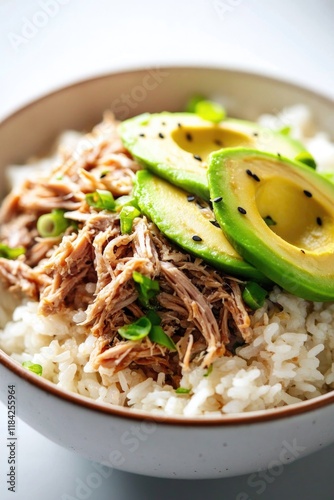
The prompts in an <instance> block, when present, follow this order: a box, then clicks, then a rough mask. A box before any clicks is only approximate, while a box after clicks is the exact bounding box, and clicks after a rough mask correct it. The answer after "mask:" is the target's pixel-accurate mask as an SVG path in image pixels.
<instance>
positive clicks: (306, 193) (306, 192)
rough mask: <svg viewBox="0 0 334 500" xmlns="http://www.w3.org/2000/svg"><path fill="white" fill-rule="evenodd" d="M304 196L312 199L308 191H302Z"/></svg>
mask: <svg viewBox="0 0 334 500" xmlns="http://www.w3.org/2000/svg"><path fill="white" fill-rule="evenodd" d="M304 195H305V196H307V197H308V198H312V193H310V191H307V190H306V189H304Z"/></svg>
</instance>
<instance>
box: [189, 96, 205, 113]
mask: <svg viewBox="0 0 334 500" xmlns="http://www.w3.org/2000/svg"><path fill="white" fill-rule="evenodd" d="M201 101H205V97H204V96H203V95H194V96H193V97H191V98H190V99H189V101H188V103H187V106H186V111H187V112H188V113H196V106H197V104H198V103H199V102H201Z"/></svg>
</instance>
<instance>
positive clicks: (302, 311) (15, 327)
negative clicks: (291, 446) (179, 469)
mask: <svg viewBox="0 0 334 500" xmlns="http://www.w3.org/2000/svg"><path fill="white" fill-rule="evenodd" d="M260 122H261V123H262V124H264V125H266V126H269V127H270V128H281V127H282V123H283V124H284V125H289V126H290V127H291V130H292V135H293V136H295V137H296V138H298V139H299V140H302V141H303V142H304V143H305V145H306V147H307V148H308V149H309V150H310V151H311V153H312V154H313V155H314V157H315V159H316V161H317V162H318V165H319V171H322V172H329V171H330V172H332V173H334V144H331V143H330V141H329V139H328V137H327V136H326V134H314V131H313V124H312V120H311V116H310V114H309V111H308V109H307V108H305V107H304V106H296V107H293V108H289V109H288V110H284V111H283V112H282V113H281V114H280V115H278V117H273V116H268V115H266V116H263V117H261V118H260ZM312 134H313V135H312ZM93 292H94V290H92V293H93ZM2 297H3V301H2V304H1V306H0V327H2V328H3V330H2V331H0V347H1V348H2V349H3V350H4V351H5V352H7V353H8V354H9V355H11V356H12V357H13V358H14V359H15V360H17V361H18V362H19V363H22V362H23V361H28V360H31V361H32V362H33V363H36V364H40V365H41V366H42V368H43V377H45V378H47V379H48V380H50V381H52V382H53V383H55V384H57V385H58V386H59V387H62V388H64V389H66V390H68V391H71V392H76V393H78V394H81V395H83V396H87V397H89V398H93V399H95V400H98V401H103V402H105V403H110V404H114V405H126V406H130V407H131V408H135V409H141V410H146V411H149V412H151V413H163V414H166V415H186V416H195V415H205V414H210V415H221V414H222V413H223V414H231V413H239V412H249V411H254V410H264V409H267V408H275V407H280V406H284V405H288V404H293V403H297V402H300V401H303V400H306V399H311V398H314V397H316V396H319V395H321V394H324V393H326V392H328V391H330V390H332V389H334V303H312V302H307V301H305V300H303V299H300V298H298V297H295V296H293V295H290V294H288V293H285V292H283V291H282V290H280V289H279V288H278V287H276V288H275V289H274V290H273V291H272V292H271V294H270V296H269V299H268V300H266V302H265V305H264V306H263V307H262V308H261V309H259V310H257V311H256V312H255V314H254V315H253V317H252V327H253V330H254V338H253V341H252V342H251V343H250V344H248V345H244V346H242V347H240V348H238V349H237V354H236V355H235V356H233V357H227V356H225V357H222V358H220V359H218V360H217V361H215V362H214V363H213V365H212V370H211V371H208V370H207V369H202V368H200V367H194V368H193V369H192V370H190V371H187V372H183V374H182V379H181V382H180V387H182V388H183V389H184V390H185V391H184V393H182V394H179V393H176V392H175V390H174V389H173V388H172V387H171V386H170V385H167V384H166V383H165V376H164V374H162V373H160V374H159V376H158V378H157V381H154V380H153V379H152V378H146V376H145V375H144V374H143V373H142V372H141V370H136V371H133V370H131V369H130V368H126V369H124V370H122V371H121V372H119V373H116V374H112V373H111V372H110V370H108V368H106V367H100V368H99V369H98V371H94V370H93V369H92V367H91V366H90V363H89V357H90V353H91V352H92V350H93V348H94V343H95V340H96V339H95V337H93V335H88V336H87V334H86V333H85V331H84V328H83V327H81V326H80V325H79V324H78V323H80V322H81V321H83V320H84V316H85V313H84V312H83V311H73V312H72V313H71V314H69V313H66V314H65V313H63V314H58V315H56V316H52V317H44V316H40V315H38V314H37V303H34V302H26V303H24V304H15V303H14V302H13V299H12V298H11V297H9V296H8V294H7V293H3V294H2ZM6 301H8V302H7V303H6ZM273 303H275V304H279V305H280V306H281V308H282V310H281V311H280V312H278V313H275V314H272V310H273ZM10 318H11V319H10Z"/></svg>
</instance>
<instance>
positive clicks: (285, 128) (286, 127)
mask: <svg viewBox="0 0 334 500" xmlns="http://www.w3.org/2000/svg"><path fill="white" fill-rule="evenodd" d="M290 132H291V127H290V126H289V125H284V126H283V127H282V128H281V129H280V130H279V133H280V134H282V135H289V134H290Z"/></svg>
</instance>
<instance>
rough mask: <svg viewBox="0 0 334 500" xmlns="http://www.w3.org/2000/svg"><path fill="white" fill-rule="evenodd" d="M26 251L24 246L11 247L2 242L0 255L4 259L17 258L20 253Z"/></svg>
mask: <svg viewBox="0 0 334 500" xmlns="http://www.w3.org/2000/svg"><path fill="white" fill-rule="evenodd" d="M25 252H26V249H25V248H24V247H13V248H11V247H9V246H8V245H5V244H4V243H0V257H2V258H4V259H11V260H15V259H17V257H19V256H20V255H23V254H24V253H25Z"/></svg>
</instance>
